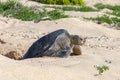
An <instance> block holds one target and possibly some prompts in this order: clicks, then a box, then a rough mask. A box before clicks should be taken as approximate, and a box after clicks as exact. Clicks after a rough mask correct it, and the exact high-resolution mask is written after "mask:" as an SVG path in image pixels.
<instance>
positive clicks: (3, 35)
mask: <svg viewBox="0 0 120 80" xmlns="http://www.w3.org/2000/svg"><path fill="white" fill-rule="evenodd" d="M85 1H86V2H87V4H89V5H91V4H92V2H91V1H95V0H85ZM97 1H98V2H100V1H101V2H103V1H105V2H106V4H107V3H109V4H110V3H111V2H110V1H112V2H113V4H117V3H120V1H119V0H115V1H113V0H108V2H107V1H106V0H97ZM23 2H24V0H23ZM31 3H32V2H30V3H29V2H28V4H31ZM80 15H81V14H78V16H80ZM91 16H92V14H91ZM0 19H2V21H1V20H0V39H1V40H2V41H4V42H5V43H1V41H0V54H3V55H5V54H7V53H9V52H11V51H15V52H16V54H18V55H16V57H17V58H20V57H21V56H22V55H23V54H24V53H25V52H26V50H27V49H28V48H29V46H30V45H31V44H32V43H33V42H34V41H36V40H37V39H38V38H40V37H41V36H43V35H45V34H47V33H49V32H52V31H54V30H57V29H61V28H63V29H67V30H68V31H69V32H70V33H71V34H78V35H82V36H85V37H87V41H86V43H85V45H84V46H82V47H81V48H82V55H80V56H70V57H68V58H53V57H52V58H50V57H44V58H33V59H27V60H19V61H18V60H13V59H10V58H7V57H5V56H2V55H0V80H120V31H119V30H116V29H112V28H107V27H104V26H102V25H98V24H96V23H93V22H88V21H83V20H81V19H80V18H67V19H60V20H56V21H55V22H54V21H41V22H39V23H33V22H32V21H31V22H24V21H20V20H16V19H7V18H4V17H0ZM4 20H5V21H7V23H5V21H4ZM109 62H111V63H109ZM95 65H100V66H102V65H107V66H109V70H108V71H105V72H104V73H103V75H97V76H96V74H98V71H97V70H96V68H95V67H94V66H95Z"/></svg>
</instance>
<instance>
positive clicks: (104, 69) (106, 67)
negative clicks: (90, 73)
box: [95, 65, 109, 75]
mask: <svg viewBox="0 0 120 80" xmlns="http://www.w3.org/2000/svg"><path fill="white" fill-rule="evenodd" d="M95 68H96V69H97V70H98V74H99V75H102V74H103V73H104V72H105V71H107V70H109V67H108V66H106V65H103V66H95Z"/></svg>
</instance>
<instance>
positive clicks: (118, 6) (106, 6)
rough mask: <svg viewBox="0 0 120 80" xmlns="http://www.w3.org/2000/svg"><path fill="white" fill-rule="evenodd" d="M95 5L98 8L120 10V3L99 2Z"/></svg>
mask: <svg viewBox="0 0 120 80" xmlns="http://www.w3.org/2000/svg"><path fill="white" fill-rule="evenodd" d="M94 6H95V7H96V8H97V9H104V8H107V9H110V10H113V11H120V5H115V6H111V5H105V4H102V3H98V4H95V5H94Z"/></svg>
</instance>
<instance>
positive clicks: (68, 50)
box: [52, 47, 71, 58]
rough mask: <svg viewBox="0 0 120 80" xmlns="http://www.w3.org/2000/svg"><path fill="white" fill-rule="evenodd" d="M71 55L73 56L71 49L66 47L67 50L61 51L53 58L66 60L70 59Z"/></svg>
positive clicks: (62, 49)
mask: <svg viewBox="0 0 120 80" xmlns="http://www.w3.org/2000/svg"><path fill="white" fill-rule="evenodd" d="M70 54H71V48H70V47H66V48H61V49H59V50H58V51H56V52H55V53H54V54H52V56H53V57H61V58H65V57H68V56H69V55H70Z"/></svg>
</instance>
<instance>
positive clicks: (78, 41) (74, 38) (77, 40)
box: [71, 35, 86, 45]
mask: <svg viewBox="0 0 120 80" xmlns="http://www.w3.org/2000/svg"><path fill="white" fill-rule="evenodd" d="M71 36H72V43H73V44H74V45H83V44H84V43H85V42H86V38H83V37H80V36H78V35H71Z"/></svg>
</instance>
